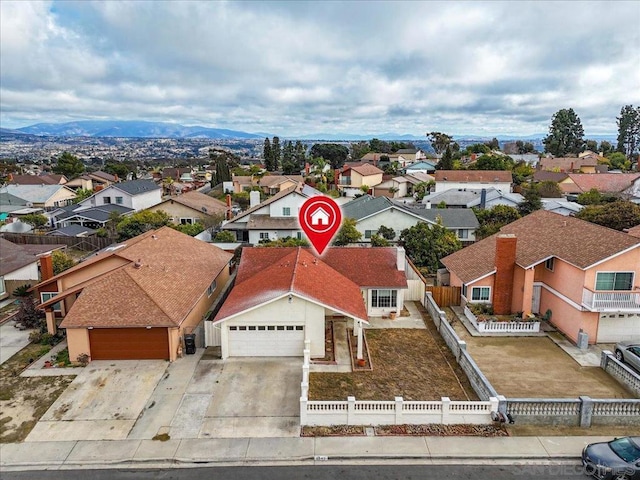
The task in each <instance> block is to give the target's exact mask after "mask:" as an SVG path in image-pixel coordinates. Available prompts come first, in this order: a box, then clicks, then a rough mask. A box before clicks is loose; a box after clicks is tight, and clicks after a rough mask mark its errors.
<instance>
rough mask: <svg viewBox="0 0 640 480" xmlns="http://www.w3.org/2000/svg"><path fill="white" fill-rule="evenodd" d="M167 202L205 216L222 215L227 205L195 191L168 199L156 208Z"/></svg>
mask: <svg viewBox="0 0 640 480" xmlns="http://www.w3.org/2000/svg"><path fill="white" fill-rule="evenodd" d="M169 201H173V202H177V203H180V204H182V205H185V206H187V207H189V208H192V209H194V210H197V211H198V212H200V213H205V214H207V215H216V214H221V213H222V214H224V213H225V212H226V211H227V205H226V204H225V203H224V202H221V201H220V200H218V199H217V198H213V197H210V196H209V195H205V194H204V193H200V192H196V191H195V190H194V191H191V192H186V193H183V194H182V195H177V196H172V197H169V198H167V199H166V200H165V201H164V202H162V203H160V204H159V205H156V207H159V206H161V205H162V204H163V203H166V202H169Z"/></svg>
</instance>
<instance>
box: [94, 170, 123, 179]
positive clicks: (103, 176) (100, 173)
mask: <svg viewBox="0 0 640 480" xmlns="http://www.w3.org/2000/svg"><path fill="white" fill-rule="evenodd" d="M89 175H93V176H95V177H98V178H99V179H101V180H106V181H108V182H115V181H116V180H117V178H116V177H115V176H114V175H111V174H110V173H107V172H103V171H102V170H98V171H95V172H89Z"/></svg>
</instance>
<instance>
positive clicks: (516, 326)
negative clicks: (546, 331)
mask: <svg viewBox="0 0 640 480" xmlns="http://www.w3.org/2000/svg"><path fill="white" fill-rule="evenodd" d="M464 314H465V316H466V317H467V318H468V319H469V321H470V322H471V323H472V324H473V326H474V327H475V328H476V330H477V331H478V332H481V333H482V332H502V333H523V332H531V333H538V332H539V331H540V322H479V321H478V317H476V316H475V315H474V314H473V312H472V311H471V310H469V307H466V306H465V307H464Z"/></svg>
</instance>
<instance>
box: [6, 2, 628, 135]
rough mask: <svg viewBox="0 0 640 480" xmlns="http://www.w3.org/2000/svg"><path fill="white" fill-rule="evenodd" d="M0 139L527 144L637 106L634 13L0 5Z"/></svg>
mask: <svg viewBox="0 0 640 480" xmlns="http://www.w3.org/2000/svg"><path fill="white" fill-rule="evenodd" d="M0 9H1V11H0V21H1V24H0V35H1V41H0V75H1V76H0V103H1V105H0V123H1V125H2V127H5V128H16V127H21V126H25V125H30V124H33V123H37V122H63V121H74V120H85V119H117V120H151V121H168V122H175V123H181V124H184V125H204V126H210V127H219V128H231V129H237V130H244V131H248V132H269V133H273V134H277V135H281V136H285V137H287V136H288V137H294V136H296V135H304V134H312V133H320V132H322V133H347V132H348V133H357V134H369V133H371V134H373V133H378V134H380V133H385V132H394V133H400V134H404V133H411V134H414V135H423V134H424V132H427V131H432V130H439V131H444V132H447V133H450V134H479V135H500V134H503V135H505V134H516V135H527V134H532V133H539V132H546V131H547V129H548V126H549V123H550V120H551V116H552V115H553V114H554V113H555V112H556V111H558V110H559V109H561V108H573V109H574V110H575V111H576V113H577V114H578V116H579V117H580V118H581V120H582V124H583V126H584V128H585V131H586V133H587V134H597V133H615V132H616V130H617V127H616V121H615V117H616V115H618V114H619V112H620V108H621V107H622V106H623V105H626V104H634V105H638V104H640V29H639V28H638V25H639V24H640V2H638V1H622V2H614V1H605V2H602V3H599V2H592V1H587V2H580V1H568V2H560V1H552V2H541V1H532V2H527V1H513V2H506V1H505V2H479V1H478V2H469V3H462V2H419V1H411V2H400V1H392V2H383V1H378V2H367V1H349V2H328V1H324V2H302V1H300V2H295V1H282V2H267V1H256V2H246V1H245V2H223V1H219V2H215V1H211V2H204V1H203V2H187V1H162V2H160V1H158V2H152V1H132V2H109V1H101V2H95V3H92V2H88V1H80V2H69V1H65V2H56V1H54V2H45V1H43V2H34V3H30V2H27V1H22V0H21V1H11V0H2V1H1V2H0Z"/></svg>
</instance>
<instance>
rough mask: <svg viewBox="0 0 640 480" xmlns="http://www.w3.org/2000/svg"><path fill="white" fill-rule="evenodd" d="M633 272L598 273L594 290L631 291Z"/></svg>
mask: <svg viewBox="0 0 640 480" xmlns="http://www.w3.org/2000/svg"><path fill="white" fill-rule="evenodd" d="M632 288H633V272H598V273H596V290H627V291H628V290H631V289H632Z"/></svg>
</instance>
